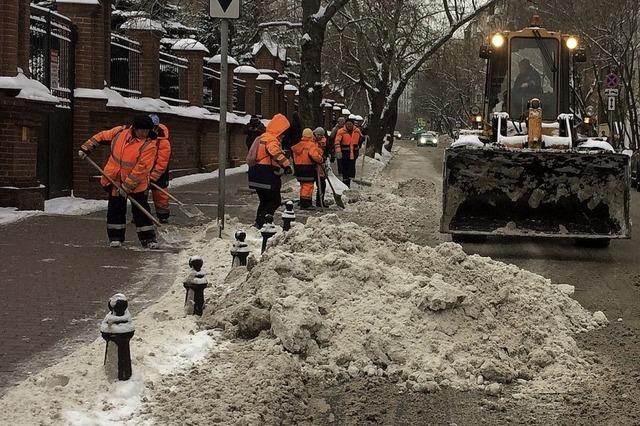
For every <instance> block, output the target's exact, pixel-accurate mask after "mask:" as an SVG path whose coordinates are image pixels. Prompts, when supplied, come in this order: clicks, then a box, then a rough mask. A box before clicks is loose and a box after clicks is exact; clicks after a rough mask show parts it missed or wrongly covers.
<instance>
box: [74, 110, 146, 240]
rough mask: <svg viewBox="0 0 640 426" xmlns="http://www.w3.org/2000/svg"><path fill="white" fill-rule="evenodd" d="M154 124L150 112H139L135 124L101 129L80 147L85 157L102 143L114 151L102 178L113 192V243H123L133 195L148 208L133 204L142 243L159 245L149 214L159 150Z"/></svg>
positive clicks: (109, 231)
mask: <svg viewBox="0 0 640 426" xmlns="http://www.w3.org/2000/svg"><path fill="white" fill-rule="evenodd" d="M153 127H154V126H153V121H152V120H151V118H150V117H149V116H148V115H139V116H137V117H135V118H134V119H133V123H132V125H131V126H118V127H114V128H113V129H111V130H105V131H103V132H100V133H97V134H96V135H94V136H93V137H91V139H89V140H88V141H86V142H85V143H84V144H82V147H81V148H80V151H78V155H79V156H80V158H82V159H85V158H87V156H88V155H89V154H91V151H93V150H94V149H95V148H96V147H98V146H99V145H110V146H111V155H110V156H109V159H108V160H107V164H106V165H105V166H104V170H103V172H104V173H103V176H102V178H101V179H100V184H101V185H102V187H103V188H104V189H105V190H106V191H107V192H108V193H109V204H108V208H107V235H108V237H109V245H110V246H111V247H120V246H122V243H123V242H124V237H125V230H126V227H127V225H126V214H127V198H131V199H132V200H135V201H137V203H138V205H140V206H141V207H143V208H144V209H146V210H147V211H141V209H139V208H138V207H136V206H134V207H133V208H132V213H133V220H134V222H135V224H136V231H137V233H138V239H139V240H140V243H141V244H142V247H145V248H150V249H157V248H158V243H157V241H156V232H155V228H154V226H153V222H152V221H151V218H153V216H151V218H149V216H147V214H148V210H149V204H148V202H147V190H148V188H149V174H150V172H151V169H152V167H153V164H154V162H155V159H156V153H157V147H156V143H155V140H154V139H155V135H154V134H150V132H151V130H152V129H153ZM96 167H97V166H96ZM132 203H133V201H132Z"/></svg>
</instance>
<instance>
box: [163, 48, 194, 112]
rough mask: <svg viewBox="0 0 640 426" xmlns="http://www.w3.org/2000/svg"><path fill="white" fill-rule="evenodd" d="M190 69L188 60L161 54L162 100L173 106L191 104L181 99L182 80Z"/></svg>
mask: <svg viewBox="0 0 640 426" xmlns="http://www.w3.org/2000/svg"><path fill="white" fill-rule="evenodd" d="M188 68H189V61H188V60H186V59H184V58H179V57H177V56H174V55H170V54H168V53H166V52H160V99H162V100H163V101H165V102H167V103H169V104H172V105H183V104H188V103H189V101H188V100H185V99H182V98H181V97H180V79H181V77H182V78H184V76H185V72H186V71H187V69H188Z"/></svg>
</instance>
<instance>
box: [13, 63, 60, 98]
mask: <svg viewBox="0 0 640 426" xmlns="http://www.w3.org/2000/svg"><path fill="white" fill-rule="evenodd" d="M0 89H16V90H17V89H20V93H18V95H17V96H16V98H20V99H27V100H32V101H40V102H51V103H58V102H60V99H58V97H57V96H53V95H52V94H51V91H49V89H47V87H46V86H45V85H44V84H42V83H40V82H39V81H37V80H33V79H31V78H29V77H27V76H25V75H24V74H23V72H22V70H21V69H18V75H16V76H15V77H0Z"/></svg>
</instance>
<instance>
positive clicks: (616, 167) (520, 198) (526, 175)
mask: <svg viewBox="0 0 640 426" xmlns="http://www.w3.org/2000/svg"><path fill="white" fill-rule="evenodd" d="M444 162H445V163H444V179H443V186H444V187H443V213H442V220H441V222H440V230H441V232H445V233H451V234H463V235H464V234H466V235H515V236H540V237H566V238H603V239H613V238H630V236H631V224H630V220H629V197H630V195H629V180H630V179H629V157H628V156H626V155H624V154H617V153H612V152H590V153H583V152H575V151H549V150H511V149H505V148H494V147H484V148H469V147H458V148H449V149H447V150H446V152H445V159H444Z"/></svg>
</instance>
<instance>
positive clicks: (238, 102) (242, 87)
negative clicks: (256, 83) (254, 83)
mask: <svg viewBox="0 0 640 426" xmlns="http://www.w3.org/2000/svg"><path fill="white" fill-rule="evenodd" d="M246 85H247V82H246V81H244V80H242V79H240V78H238V77H234V78H233V110H234V111H238V112H243V113H244V112H245V111H246V110H247V109H246V105H245V93H246Z"/></svg>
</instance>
